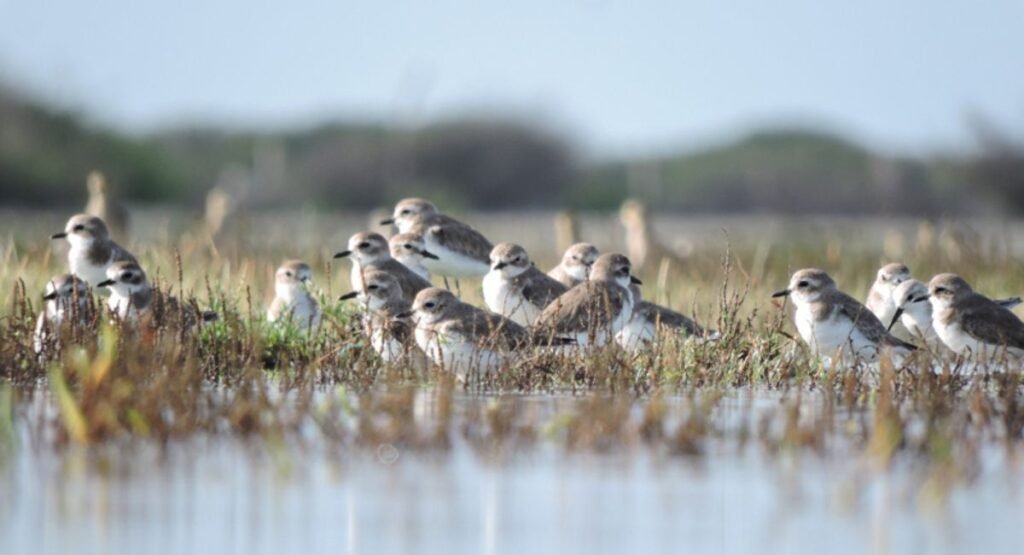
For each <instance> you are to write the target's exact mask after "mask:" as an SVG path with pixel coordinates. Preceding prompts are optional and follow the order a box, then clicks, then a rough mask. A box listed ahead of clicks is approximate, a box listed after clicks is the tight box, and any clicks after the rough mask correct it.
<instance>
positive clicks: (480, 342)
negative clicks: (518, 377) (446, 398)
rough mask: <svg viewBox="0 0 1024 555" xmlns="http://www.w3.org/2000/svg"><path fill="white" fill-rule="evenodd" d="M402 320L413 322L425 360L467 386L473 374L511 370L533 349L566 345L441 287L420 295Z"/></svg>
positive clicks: (427, 290)
mask: <svg viewBox="0 0 1024 555" xmlns="http://www.w3.org/2000/svg"><path fill="white" fill-rule="evenodd" d="M402 316H412V317H413V318H414V321H415V322H416V331H415V337H416V344H417V345H419V347H420V349H421V350H422V351H423V352H424V353H426V355H427V357H428V358H430V360H431V361H433V362H434V364H436V365H437V366H439V367H441V368H442V369H444V370H446V371H449V372H454V373H455V375H456V376H457V377H458V378H459V379H460V380H463V381H464V380H465V378H466V376H467V375H468V374H469V373H471V372H474V371H476V372H479V373H481V374H487V373H490V372H493V371H495V370H497V369H499V368H502V367H504V366H506V365H508V364H509V363H510V362H512V361H513V360H515V358H516V357H519V356H521V355H522V354H523V353H524V352H526V351H527V350H528V348H529V347H533V346H542V345H549V344H551V343H552V342H554V343H556V344H559V343H562V342H561V341H557V340H552V339H551V338H545V337H543V336H538V335H535V334H532V333H530V332H529V331H528V330H527V329H526V328H524V327H522V326H520V325H519V324H516V323H515V322H513V321H512V320H509V319H508V318H505V317H504V316H501V315H500V314H495V313H493V312H488V311H486V310H481V309H479V308H477V307H475V306H473V305H471V304H467V303H464V302H462V301H460V300H459V299H458V298H456V297H455V295H454V294H453V293H452V292H451V291H448V290H446V289H439V288H437V287H431V288H430V289H424V290H423V291H420V292H419V294H417V295H416V299H415V300H414V301H413V304H412V312H411V313H407V314H404V315H402Z"/></svg>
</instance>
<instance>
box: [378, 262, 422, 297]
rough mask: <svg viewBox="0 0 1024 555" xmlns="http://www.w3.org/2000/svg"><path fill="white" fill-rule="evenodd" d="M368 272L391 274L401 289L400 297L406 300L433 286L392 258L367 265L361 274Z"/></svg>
mask: <svg viewBox="0 0 1024 555" xmlns="http://www.w3.org/2000/svg"><path fill="white" fill-rule="evenodd" d="M370 270H379V271H382V272H386V273H388V274H391V276H392V277H394V278H395V279H396V280H397V281H398V286H399V287H401V288H402V296H403V297H405V298H406V299H410V300H411V299H413V298H415V297H416V293H419V292H420V291H422V290H424V289H426V288H428V287H433V286H434V284H432V283H430V282H429V281H427V280H425V279H423V278H422V277H420V276H419V275H418V274H417V273H416V272H414V271H412V270H410V269H409V267H408V266H406V265H405V264H402V263H401V262H399V261H397V260H395V259H394V258H389V259H387V260H385V261H383V262H380V263H377V264H368V265H367V266H366V267H365V268H364V270H363V273H364V274H367V273H369V272H370Z"/></svg>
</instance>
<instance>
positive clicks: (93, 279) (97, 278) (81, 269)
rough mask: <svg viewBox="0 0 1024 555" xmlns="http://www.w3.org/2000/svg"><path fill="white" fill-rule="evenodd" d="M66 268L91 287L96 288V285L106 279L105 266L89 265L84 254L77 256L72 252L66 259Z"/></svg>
mask: <svg viewBox="0 0 1024 555" xmlns="http://www.w3.org/2000/svg"><path fill="white" fill-rule="evenodd" d="M68 266H69V268H70V269H71V273H72V274H74V275H76V276H78V277H80V278H82V279H84V280H85V281H86V282H88V283H89V285H90V286H92V287H96V284H97V283H100V282H102V281H106V279H107V264H99V265H96V264H90V263H89V260H88V259H87V258H86V257H85V255H84V253H83V255H81V256H77V255H76V253H75V252H74V251H72V253H71V256H69V257H68Z"/></svg>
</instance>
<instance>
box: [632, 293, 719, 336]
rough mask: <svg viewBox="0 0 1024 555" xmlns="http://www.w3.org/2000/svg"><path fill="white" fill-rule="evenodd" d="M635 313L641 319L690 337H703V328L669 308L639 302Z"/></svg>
mask: <svg viewBox="0 0 1024 555" xmlns="http://www.w3.org/2000/svg"><path fill="white" fill-rule="evenodd" d="M636 311H637V313H638V314H639V315H640V316H641V317H643V318H646V319H647V320H648V321H650V322H655V323H657V324H659V325H662V326H666V327H670V328H677V329H682V330H684V331H685V332H686V333H688V334H690V335H704V328H702V327H700V326H699V325H697V323H696V322H694V321H693V320H691V319H689V318H687V317H686V316H684V315H682V314H680V313H679V312H676V311H674V310H672V309H671V308H667V307H664V306H660V305H656V304H654V303H650V302H647V301H641V302H640V304H639V305H638V306H637V308H636Z"/></svg>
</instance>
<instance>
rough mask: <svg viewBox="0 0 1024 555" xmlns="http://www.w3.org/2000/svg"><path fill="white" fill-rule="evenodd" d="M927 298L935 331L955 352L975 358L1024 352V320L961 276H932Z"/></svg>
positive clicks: (1013, 354)
mask: <svg viewBox="0 0 1024 555" xmlns="http://www.w3.org/2000/svg"><path fill="white" fill-rule="evenodd" d="M928 299H929V301H930V302H931V305H932V325H933V326H934V328H935V333H936V335H938V336H939V338H940V339H941V340H942V342H943V343H944V344H945V345H946V346H947V347H949V348H950V350H952V351H953V352H954V353H957V354H958V355H962V356H968V357H972V358H976V359H986V358H995V357H998V356H1001V355H1002V354H1003V353H1006V354H1009V355H1012V356H1014V357H1017V358H1020V357H1021V356H1022V355H1024V323H1022V322H1021V321H1020V319H1019V318H1017V316H1016V315H1015V314H1014V313H1012V312H1010V310H1009V309H1007V308H1006V307H1004V306H1001V305H999V303H997V302H995V301H993V300H992V299H989V298H988V297H986V296H984V295H982V294H981V293H978V292H976V291H975V290H974V289H973V288H971V286H970V285H969V284H968V283H967V281H965V280H964V279H963V278H961V277H960V276H958V275H956V274H939V275H937V276H935V277H933V278H932V280H931V282H929V283H928Z"/></svg>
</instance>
